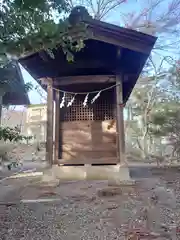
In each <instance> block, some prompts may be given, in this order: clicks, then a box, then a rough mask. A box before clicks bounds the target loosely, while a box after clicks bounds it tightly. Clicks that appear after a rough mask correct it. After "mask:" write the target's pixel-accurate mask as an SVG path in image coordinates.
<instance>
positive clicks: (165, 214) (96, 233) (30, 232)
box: [0, 171, 180, 240]
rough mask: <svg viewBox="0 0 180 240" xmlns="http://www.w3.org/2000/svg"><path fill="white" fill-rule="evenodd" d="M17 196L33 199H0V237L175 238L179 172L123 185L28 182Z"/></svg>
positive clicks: (179, 221) (178, 215)
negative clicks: (7, 202) (2, 201)
mask: <svg viewBox="0 0 180 240" xmlns="http://www.w3.org/2000/svg"><path fill="white" fill-rule="evenodd" d="M16 195H17V194H16ZM18 197H19V201H20V200H22V199H24V201H25V200H30V199H33V200H37V202H26V203H20V202H17V201H16V203H15V204H13V203H11V204H9V205H8V204H2V205H0V229H1V231H0V239H2V240H6V239H8V240H16V239H18V240H19V239H21V240H30V239H31V240H33V239H36V240H37V239H43V240H46V239H47V240H50V239H53V240H54V239H55V240H56V239H57V240H59V239H63V240H66V239H67V240H72V239H73V240H76V239H77V240H79V239H86V240H87V239H97V240H106V239H107V240H111V239H119V240H125V239H129V240H138V239H144V240H148V239H159V240H160V239H161V240H163V239H169V240H170V239H173V240H175V239H176V240H177V239H180V235H178V232H179V231H180V228H179V226H180V179H179V173H178V172H176V173H175V172H173V173H172V172H168V171H166V172H165V173H164V174H161V175H160V176H159V174H157V173H156V174H154V175H153V176H152V177H151V178H148V179H140V180H138V181H136V184H135V185H134V186H128V187H127V186H121V187H117V186H108V183H107V182H106V181H74V182H64V183H60V184H59V186H57V187H54V188H52V187H47V186H41V185H39V183H36V184H35V183H32V182H31V184H29V186H26V187H25V188H23V189H21V191H20V192H19V194H18ZM43 200H46V202H42V201H43Z"/></svg>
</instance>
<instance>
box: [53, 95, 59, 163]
mask: <svg viewBox="0 0 180 240" xmlns="http://www.w3.org/2000/svg"><path fill="white" fill-rule="evenodd" d="M59 121H60V92H59V91H57V90H56V92H55V151H54V164H58V157H59V133H60V128H59Z"/></svg>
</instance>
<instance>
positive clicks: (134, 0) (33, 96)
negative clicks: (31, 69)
mask: <svg viewBox="0 0 180 240" xmlns="http://www.w3.org/2000/svg"><path fill="white" fill-rule="evenodd" d="M145 1H148V0H145ZM168 1H169V0H167V2H168ZM142 2H143V0H127V4H126V3H125V4H122V5H121V6H122V10H121V7H120V9H119V11H114V12H111V14H110V15H109V16H107V19H106V21H108V22H111V23H113V24H116V25H119V26H122V25H123V20H122V18H121V16H122V15H123V14H127V13H129V12H133V11H134V12H135V13H137V12H140V11H141V9H142V5H141V4H142ZM158 61H159V57H158V56H156V62H158ZM21 71H22V75H23V78H24V81H25V83H27V82H31V83H32V84H33V86H35V85H37V82H36V81H35V80H34V79H33V78H32V77H31V76H30V74H29V73H28V72H27V71H26V70H25V69H24V68H23V67H22V66H21ZM29 98H30V102H31V104H38V103H42V98H41V96H40V94H39V93H38V92H37V91H36V90H33V91H30V92H29ZM43 101H44V100H43Z"/></svg>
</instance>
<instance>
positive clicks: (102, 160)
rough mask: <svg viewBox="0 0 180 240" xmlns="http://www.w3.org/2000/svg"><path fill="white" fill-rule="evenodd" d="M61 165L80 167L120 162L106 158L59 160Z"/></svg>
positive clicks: (113, 158)
mask: <svg viewBox="0 0 180 240" xmlns="http://www.w3.org/2000/svg"><path fill="white" fill-rule="evenodd" d="M58 163H59V165H61V164H62V165H64V164H69V165H79V164H82V165H84V164H102V165H105V164H118V163H119V160H118V159H117V158H116V157H108V158H106V157H104V158H85V159H74V160H70V159H58Z"/></svg>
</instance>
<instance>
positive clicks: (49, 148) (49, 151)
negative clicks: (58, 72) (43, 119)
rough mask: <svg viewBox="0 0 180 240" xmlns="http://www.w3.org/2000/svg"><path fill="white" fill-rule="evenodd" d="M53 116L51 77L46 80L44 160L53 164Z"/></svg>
mask: <svg viewBox="0 0 180 240" xmlns="http://www.w3.org/2000/svg"><path fill="white" fill-rule="evenodd" d="M53 117H54V102H53V88H52V79H49V78H48V81H47V134H46V160H47V162H49V163H50V165H52V164H53V125H54V124H53Z"/></svg>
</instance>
